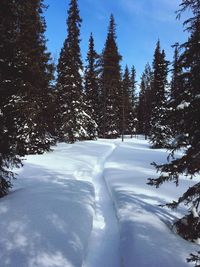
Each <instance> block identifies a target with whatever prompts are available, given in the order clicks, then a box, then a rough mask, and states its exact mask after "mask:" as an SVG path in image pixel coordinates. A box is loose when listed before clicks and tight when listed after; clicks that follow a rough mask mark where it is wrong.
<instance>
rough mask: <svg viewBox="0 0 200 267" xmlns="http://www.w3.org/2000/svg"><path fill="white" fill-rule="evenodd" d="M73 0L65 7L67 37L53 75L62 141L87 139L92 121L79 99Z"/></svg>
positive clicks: (77, 22) (77, 30) (80, 81)
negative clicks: (54, 76)
mask: <svg viewBox="0 0 200 267" xmlns="http://www.w3.org/2000/svg"><path fill="white" fill-rule="evenodd" d="M81 22H82V20H81V18H80V15H79V9H78V3H77V0H71V1H70V4H69V10H68V19H67V28H68V36H67V38H66V40H65V42H64V46H63V48H62V50H61V53H60V58H59V63H58V68H57V72H58V78H57V113H58V135H59V139H60V140H62V141H67V142H70V143H73V142H75V141H76V140H83V139H90V138H91V136H89V135H88V128H90V127H92V126H91V124H95V122H93V121H92V119H91V117H90V116H89V115H88V114H87V113H86V110H87V107H86V104H85V103H84V99H83V78H82V72H83V65H82V61H81V53H80V26H81Z"/></svg>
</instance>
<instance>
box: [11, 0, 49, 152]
mask: <svg viewBox="0 0 200 267" xmlns="http://www.w3.org/2000/svg"><path fill="white" fill-rule="evenodd" d="M44 8H45V6H44V4H43V1H42V0H37V1H34V2H33V1H31V0H29V1H26V2H25V3H24V1H18V4H17V12H18V16H19V18H20V19H19V21H18V27H19V28H20V31H19V34H18V36H17V42H16V61H17V63H16V64H17V69H16V76H17V81H16V83H17V86H18V94H17V95H16V97H18V98H19V101H17V103H15V107H16V109H17V110H19V115H18V118H19V121H18V122H17V123H18V125H20V128H19V129H18V130H19V135H20V136H21V137H20V141H19V142H18V150H19V153H22V154H23V153H24V154H26V153H33V154H35V153H43V152H44V151H47V150H49V148H50V145H51V144H52V141H53V139H52V136H51V133H50V126H51V123H52V122H51V121H50V120H49V119H50V118H52V117H50V114H47V113H48V111H49V103H50V101H51V80H52V79H53V64H52V63H51V58H50V54H49V53H48V52H47V47H46V39H45V36H44V33H45V30H46V24H45V20H44V17H43V10H44Z"/></svg>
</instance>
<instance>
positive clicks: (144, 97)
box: [138, 63, 153, 139]
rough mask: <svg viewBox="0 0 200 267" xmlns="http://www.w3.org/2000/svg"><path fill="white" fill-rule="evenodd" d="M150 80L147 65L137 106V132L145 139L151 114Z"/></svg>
mask: <svg viewBox="0 0 200 267" xmlns="http://www.w3.org/2000/svg"><path fill="white" fill-rule="evenodd" d="M152 80H153V73H152V70H151V66H150V65H149V63H147V64H146V66H145V70H144V72H143V74H142V77H141V83H140V94H139V104H138V131H139V133H140V134H144V135H145V138H146V139H147V136H148V135H149V133H150V129H151V126H150V119H151V112H152Z"/></svg>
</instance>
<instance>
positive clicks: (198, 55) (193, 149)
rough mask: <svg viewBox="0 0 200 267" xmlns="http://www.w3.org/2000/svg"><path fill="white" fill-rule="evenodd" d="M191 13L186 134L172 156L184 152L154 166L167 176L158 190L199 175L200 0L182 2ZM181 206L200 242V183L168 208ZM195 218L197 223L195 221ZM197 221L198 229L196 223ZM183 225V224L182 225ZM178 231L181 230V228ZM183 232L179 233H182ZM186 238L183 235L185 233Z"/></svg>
mask: <svg viewBox="0 0 200 267" xmlns="http://www.w3.org/2000/svg"><path fill="white" fill-rule="evenodd" d="M188 9H189V10H190V11H191V12H192V17H191V18H190V19H188V20H186V21H185V23H184V25H185V26H186V27H187V28H186V29H187V31H188V32H189V38H188V40H187V42H186V43H184V44H183V45H182V48H183V49H184V50H183V53H182V54H181V56H180V59H181V60H180V61H181V66H182V68H183V74H182V75H181V77H182V83H183V85H182V86H183V92H182V95H181V101H182V102H181V104H180V105H179V106H178V108H179V109H180V110H181V111H182V112H181V114H182V117H181V120H179V121H177V123H178V126H179V127H180V129H183V134H182V135H181V136H178V137H177V140H176V143H175V144H174V148H173V150H172V152H171V154H170V155H172V156H173V155H174V151H176V150H178V149H180V148H182V149H184V153H183V156H182V157H179V158H172V160H171V161H170V162H169V163H168V164H163V165H156V164H155V163H154V165H155V166H156V168H157V170H158V171H161V173H165V174H164V175H163V174H161V176H160V177H159V178H157V179H150V181H149V183H150V184H151V185H155V186H156V187H159V186H160V185H161V184H163V183H164V182H168V181H173V182H175V183H176V184H177V185H178V184H179V177H180V175H181V174H184V175H186V176H188V177H189V178H192V177H193V176H194V175H196V174H198V173H199V172H200V153H199V151H200V116H199V114H200V97H199V96H200V87H199V84H200V75H199V73H200V5H199V1H198V0H182V3H181V9H180V11H179V13H178V14H179V15H181V14H182V13H183V12H184V11H186V10H188ZM181 203H183V204H185V205H186V206H189V208H191V213H190V214H191V215H192V218H193V220H191V221H192V223H190V224H188V227H187V231H188V232H189V231H190V235H191V236H193V240H194V239H195V238H199V230H198V231H197V229H200V219H199V204H200V183H197V184H195V185H194V186H192V187H190V188H189V189H188V190H187V191H186V192H185V193H184V194H183V195H182V196H181V197H180V198H179V199H178V200H177V201H174V202H172V203H169V204H168V206H169V207H171V208H175V207H177V206H178V205H180V204H181ZM195 218H196V219H195ZM194 221H195V227H194V223H193V222H194ZM182 225H183V224H182ZM179 230H181V229H180V228H179ZM179 232H180V231H179ZM182 234H183V233H182ZM190 260H191V261H192V260H193V261H194V262H195V261H196V262H198V263H199V262H200V258H199V257H198V255H196V257H191V259H190Z"/></svg>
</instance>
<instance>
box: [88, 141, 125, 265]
mask: <svg viewBox="0 0 200 267" xmlns="http://www.w3.org/2000/svg"><path fill="white" fill-rule="evenodd" d="M110 145H111V149H110V150H109V151H108V153H107V154H106V155H105V156H104V157H103V159H101V160H100V162H97V164H96V166H95V168H94V171H93V184H94V187H95V200H96V212H95V217H94V221H93V230H92V233H91V236H90V240H89V245H88V250H87V255H86V258H85V261H84V262H83V267H102V266H103V267H120V253H119V244H120V236H119V227H118V221H117V218H116V213H115V210H114V205H113V201H112V199H111V197H110V194H109V191H108V188H107V185H106V182H105V180H104V164H105V162H106V160H107V159H108V158H109V157H110V155H111V154H112V153H113V151H114V150H115V148H116V145H115V144H113V143H112V144H110Z"/></svg>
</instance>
